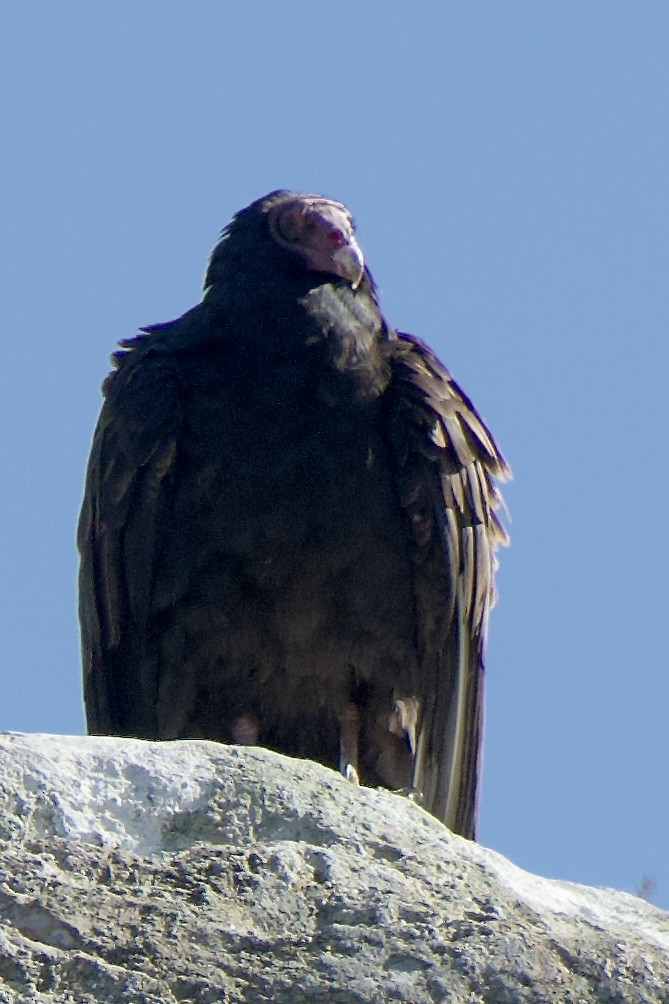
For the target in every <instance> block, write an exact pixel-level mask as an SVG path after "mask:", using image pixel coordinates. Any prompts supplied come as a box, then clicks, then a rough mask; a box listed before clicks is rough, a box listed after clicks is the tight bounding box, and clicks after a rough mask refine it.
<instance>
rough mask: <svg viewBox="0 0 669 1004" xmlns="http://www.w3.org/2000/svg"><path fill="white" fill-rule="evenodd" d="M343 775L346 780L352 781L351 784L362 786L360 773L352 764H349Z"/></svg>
mask: <svg viewBox="0 0 669 1004" xmlns="http://www.w3.org/2000/svg"><path fill="white" fill-rule="evenodd" d="M342 773H343V774H344V777H345V778H346V780H347V781H350V782H351V784H357V785H358V786H359V785H360V778H359V777H358V772H357V770H356V769H355V767H354V766H353V764H352V763H349V764H347V765H346V770H345V771H343V772H342Z"/></svg>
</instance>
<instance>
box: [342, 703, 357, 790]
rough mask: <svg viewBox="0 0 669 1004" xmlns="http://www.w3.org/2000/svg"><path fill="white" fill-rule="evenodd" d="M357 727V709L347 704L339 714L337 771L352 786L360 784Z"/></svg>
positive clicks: (353, 705)
mask: <svg viewBox="0 0 669 1004" xmlns="http://www.w3.org/2000/svg"><path fill="white" fill-rule="evenodd" d="M359 726H360V716H359V714H358V709H357V708H356V706H355V704H352V703H351V704H347V705H346V707H345V708H343V709H342V711H341V712H340V714H339V728H340V733H339V770H340V772H341V773H342V774H343V775H344V777H345V778H346V780H347V781H350V782H351V783H352V784H360V778H359V776H358V731H359Z"/></svg>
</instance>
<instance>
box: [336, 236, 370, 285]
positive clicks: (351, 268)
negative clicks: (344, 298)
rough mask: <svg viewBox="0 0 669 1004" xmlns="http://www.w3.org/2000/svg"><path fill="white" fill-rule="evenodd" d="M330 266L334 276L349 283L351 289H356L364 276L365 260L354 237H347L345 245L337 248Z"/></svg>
mask: <svg viewBox="0 0 669 1004" xmlns="http://www.w3.org/2000/svg"><path fill="white" fill-rule="evenodd" d="M332 265H333V268H332V271H333V272H334V273H335V275H338V276H339V277H340V278H341V279H346V280H347V281H348V282H350V283H351V286H352V288H353V289H357V288H358V286H359V285H360V283H361V282H362V277H363V275H364V274H365V259H364V258H363V255H362V251H361V250H360V248H359V247H358V244H357V241H356V239H355V237H349V238H348V240H347V243H346V244H344V245H343V246H342V247H340V248H337V250H336V251H335V252H334V254H333V255H332Z"/></svg>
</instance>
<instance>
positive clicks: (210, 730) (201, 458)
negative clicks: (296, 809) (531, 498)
mask: <svg viewBox="0 0 669 1004" xmlns="http://www.w3.org/2000/svg"><path fill="white" fill-rule="evenodd" d="M121 345H122V348H121V350H120V351H119V352H117V353H116V354H115V355H114V371H113V372H112V373H111V374H110V375H109V377H108V378H107V380H106V382H105V384H104V387H103V391H104V398H105V400H104V404H103V408H102V412H101V415H100V419H99V421H98V425H97V428H96V431H95V435H94V439H93V445H92V450H91V456H90V461H89V467H88V473H87V478H86V488H85V496H84V502H83V507H82V511H81V517H80V523H79V537H78V541H79V548H80V553H81V568H80V618H81V630H82V651H83V664H84V697H85V703H86V713H87V720H88V728H89V731H90V732H92V733H97V734H114V735H127V736H140V737H144V738H149V739H153V738H155V739H174V738H186V737H204V738H208V739H217V740H222V741H224V742H242V743H256V742H257V743H259V744H262V745H265V746H268V747H270V748H273V749H276V750H279V751H281V752H284V753H288V754H291V755H295V756H303V757H309V758H312V759H315V760H319V761H322V762H324V763H326V764H330V765H332V766H337V765H338V766H339V768H340V769H341V770H342V771H343V773H344V774H345V775H347V776H348V777H350V778H351V780H357V779H358V778H360V780H361V781H362V782H363V783H367V784H381V785H385V786H386V787H389V788H393V789H403V790H406V791H413V792H419V793H420V795H421V796H422V800H423V804H424V805H425V807H426V808H427V809H428V810H429V811H430V812H432V813H434V814H435V815H436V816H438V817H439V818H440V819H442V820H444V822H446V824H447V825H448V826H449V827H451V828H452V829H453V830H455V831H456V832H458V833H461V834H464V835H465V836H469V837H473V836H474V834H475V821H476V802H477V789H478V775H479V764H480V748H481V738H482V714H483V655H484V646H485V635H486V627H487V619H488V611H489V609H490V606H491V603H492V600H493V567H494V550H495V546H496V545H497V544H498V543H500V542H502V541H504V539H505V537H504V532H503V530H502V528H501V527H500V524H499V522H498V520H497V517H496V514H495V510H496V508H497V506H498V503H499V498H498V494H497V491H496V488H495V485H494V479H496V478H504V477H505V476H506V475H507V473H508V471H507V467H506V464H505V462H504V459H503V458H502V456H501V454H500V452H499V450H498V448H497V446H496V444H495V442H494V440H493V438H492V436H491V435H490V433H489V431H488V430H487V428H486V427H485V425H484V424H483V422H482V420H481V419H480V417H479V416H478V414H477V412H476V411H475V409H474V407H473V405H472V404H471V402H470V401H469V400H468V399H467V398H466V397H465V395H464V394H463V393H462V391H461V390H460V389H459V387H458V386H457V384H456V383H455V382H454V381H453V380H452V378H451V377H450V375H449V374H448V372H447V371H446V370H445V369H444V367H443V366H442V365H441V363H440V362H439V361H438V360H437V359H436V357H435V356H434V355H433V353H432V352H431V351H430V349H429V348H428V347H427V346H426V345H424V344H423V343H422V342H420V341H419V340H418V339H415V338H413V337H411V336H409V335H405V334H401V333H398V332H395V331H393V330H392V329H391V328H390V327H389V326H388V325H387V323H386V321H385V319H384V317H383V315H382V314H381V312H380V310H379V306H378V301H377V295H376V291H375V287H374V283H373V280H372V278H371V275H370V273H369V271H368V270H367V269H366V268H365V266H364V261H363V258H362V253H361V251H360V249H359V247H358V245H357V242H356V240H355V236H354V233H353V225H352V222H351V219H350V216H349V214H348V211H347V210H346V209H345V207H344V206H342V205H340V204H339V203H335V202H331V201H330V200H326V199H322V198H321V197H319V196H312V195H297V194H295V193H292V192H283V191H279V192H274V193H271V194H270V195H268V196H266V197H265V198H263V199H259V200H258V201H257V202H254V203H253V204H252V205H250V206H249V207H247V208H246V209H244V210H242V211H241V212H239V213H238V214H237V215H236V216H235V217H234V218H233V220H232V222H231V224H230V225H229V227H228V228H227V230H226V231H225V232H224V234H223V238H222V240H221V242H220V243H219V244H218V246H217V247H216V249H215V250H214V252H213V254H212V257H211V260H210V263H209V268H208V271H207V275H206V280H205V295H204V298H203V301H202V303H200V304H199V305H198V306H196V307H194V308H193V309H192V310H190V311H188V312H187V313H186V314H184V315H183V316H182V317H180V318H179V319H177V320H176V321H172V322H170V323H167V324H159V325H155V326H153V327H150V328H146V329H144V330H143V333H142V334H140V335H139V336H138V337H136V338H133V339H131V340H128V341H124V342H122V343H121Z"/></svg>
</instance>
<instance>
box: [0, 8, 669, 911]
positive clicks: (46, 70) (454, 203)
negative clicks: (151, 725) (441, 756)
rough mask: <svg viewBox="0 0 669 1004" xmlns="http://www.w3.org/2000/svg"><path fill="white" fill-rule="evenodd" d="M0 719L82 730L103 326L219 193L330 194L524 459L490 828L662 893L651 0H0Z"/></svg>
mask: <svg viewBox="0 0 669 1004" xmlns="http://www.w3.org/2000/svg"><path fill="white" fill-rule="evenodd" d="M2 22H3V24H2V30H1V31H0V61H1V64H2V66H3V77H4V80H5V83H4V86H3V90H2V95H1V97H0V102H2V105H1V107H0V116H1V118H0V125H1V129H2V136H3V141H4V142H3V146H4V153H3V183H2V186H1V189H0V219H1V220H2V241H1V242H0V259H1V260H0V274H1V275H2V280H3V295H2V297H1V298H0V301H1V302H0V314H1V316H0V323H1V330H2V335H3V341H2V356H3V365H2V369H1V371H0V377H1V380H2V391H1V394H0V408H1V409H2V415H1V420H2V430H3V436H2V469H3V472H4V477H3V489H2V492H1V493H0V533H1V537H2V555H3V560H2V563H1V566H0V568H1V576H2V579H1V581H0V595H1V596H2V603H1V604H0V618H1V622H0V629H1V638H2V655H1V660H2V663H1V666H0V674H1V678H2V693H3V702H2V708H1V712H0V728H2V729H18V730H25V731H48V732H65V733H80V732H81V731H82V730H83V727H84V726H83V714H82V705H81V696H80V674H79V653H78V630H77V623H76V600H75V579H76V555H75V550H74V543H73V541H74V529H75V523H76V518H77V512H78V508H79V504H80V500H81V491H82V480H83V473H84V467H85V463H86V459H87V454H88V449H89V445H90V437H91V433H92V430H93V426H94V423H95V420H96V417H97V413H98V409H99V404H100V395H99V385H100V383H101V381H102V379H103V377H104V375H105V374H106V372H107V369H108V356H109V354H110V352H111V351H112V350H113V348H114V344H115V342H116V340H117V339H118V338H123V337H126V336H129V335H131V334H132V333H133V332H134V331H135V330H136V329H137V327H138V326H140V325H142V324H147V323H151V322H155V321H160V320H167V319H169V318H171V317H173V316H176V315H178V314H180V313H182V312H183V311H184V310H185V309H186V308H188V307H189V306H191V305H192V304H193V303H195V302H196V301H197V300H198V299H199V296H200V286H201V281H202V276H203V273H204V267H205V263H206V259H207V256H208V254H209V251H210V249H211V247H212V246H213V244H214V243H215V242H216V239H217V236H218V233H219V231H220V229H221V228H222V227H223V226H224V225H225V223H226V222H227V220H228V219H229V217H230V215H231V214H232V213H233V212H234V211H235V210H236V209H238V208H240V207H241V206H243V205H245V204H247V203H248V202H250V201H252V200H253V199H254V198H256V197H258V196H259V195H261V194H263V193H265V192H267V191H270V190H271V189H274V188H278V187H290V188H297V189H308V190H312V191H322V192H324V193H326V194H329V195H331V196H333V197H335V198H337V199H340V200H342V201H344V202H346V203H347V204H348V205H349V206H350V207H351V209H352V210H353V212H354V214H355V216H356V218H357V221H358V232H359V237H360V241H361V244H362V246H363V248H364V249H365V252H366V256H367V260H368V262H369V263H370V266H371V268H372V271H373V272H374V275H375V277H376V279H377V281H378V282H379V285H380V287H381V295H382V304H383V307H384V310H385V312H386V314H387V316H388V318H389V319H390V321H391V322H392V323H393V324H395V325H396V326H397V327H400V328H402V329H403V330H407V331H412V332H414V333H416V334H418V335H420V336H421V337H422V338H424V339H425V340H427V341H428V342H430V344H431V345H432V346H434V348H435V349H436V350H437V351H438V353H439V355H440V356H441V358H442V359H443V360H444V362H445V363H446V364H447V365H448V367H449V368H450V369H451V371H452V372H453V373H454V375H455V376H456V378H457V379H458V381H459V382H460V383H461V384H462V385H463V387H464V388H465V390H466V391H467V392H468V393H469V394H470V396H471V397H472V398H473V399H474V401H475V402H476V404H477V406H478V407H479V409H480V410H481V411H482V413H483V414H484V416H485V417H486V418H487V420H488V421H489V423H490V425H491V426H492V428H493V430H494V432H495V434H496V436H497V438H498V440H499V442H500V444H501V445H502V448H503V449H504V451H505V453H506V455H507V457H508V459H509V461H510V463H511V465H512V467H513V470H514V474H515V480H514V482H513V484H512V485H511V486H509V488H508V489H507V491H506V497H507V501H508V505H509V509H510V511H511V516H512V524H511V534H512V546H511V547H510V548H509V549H508V550H506V551H504V552H502V554H501V569H500V573H499V578H498V584H499V592H500V601H499V604H498V606H497V608H496V610H495V611H494V614H493V618H492V624H491V639H490V645H489V654H488V677H487V685H488V710H487V736H486V749H485V778H484V790H483V801H482V821H481V830H480V836H481V840H482V842H483V843H485V844H487V845H489V846H491V847H493V848H495V849H497V850H499V851H501V852H502V853H504V854H506V855H508V856H509V857H510V858H511V859H512V860H513V861H515V862H516V863H517V864H519V865H521V866H523V867H525V868H528V869H531V870H534V871H537V872H539V873H541V874H543V875H548V876H555V877H560V878H567V879H572V880H575V881H579V882H587V883H590V884H596V885H609V886H616V887H618V888H622V889H627V890H629V891H634V890H635V889H636V888H637V887H638V886H639V884H640V883H641V881H642V877H643V876H644V875H648V876H650V877H652V878H653V879H654V880H655V891H654V893H653V894H652V898H653V900H654V902H656V903H657V904H658V905H662V906H664V907H665V908H669V861H668V860H667V847H668V844H669V840H668V836H669V803H668V788H669V740H668V738H667V714H668V706H669V674H668V672H667V669H668V667H667V633H668V626H669V604H668V602H667V581H666V575H667V565H668V559H669V545H668V543H667V530H666V523H667V498H668V496H669V478H668V475H667V433H668V431H669V422H668V420H667V401H666V385H667V379H668V377H669V366H668V362H669V347H668V338H669V294H668V292H667V289H668V284H667V277H668V264H669V262H668V260H667V259H668V253H667V233H668V232H669V219H668V215H669V214H668V202H669V199H668V195H667V177H669V164H668V159H669V158H668V146H669V144H668V138H667V137H668V134H667V113H668V110H669V109H668V105H669V71H668V69H667V55H666V54H667V43H668V40H669V32H668V29H669V7H668V6H667V5H666V3H665V2H664V0H662V2H660V0H656V2H653V0H646V2H644V3H643V4H634V3H629V2H625V3H622V2H618V0H606V2H604V0H591V2H589V3H587V4H584V3H579V2H576V0H566V2H563V3H560V4H557V3H554V4H549V3H536V2H532V0H524V2H514V0H511V2H505V3H504V4H501V3H499V2H492V0H491V2H477V3H471V2H468V0H459V2H447V0H443V2H439V3H437V2H433V3H425V4H421V5H415V6H413V7H412V8H411V10H410V9H409V5H406V4H405V5H400V4H396V5H392V4H388V3H387V2H383V3H382V2H379V0H372V2H366V3H359V2H356V3H353V2H351V0H343V2H340V3H337V4H314V3H307V2H301V0H300V2H290V0H288V2H286V3H281V4H268V3H259V2H254V0H249V2H246V3H245V4H232V3H225V2H216V3H214V2H200V3H198V4H183V3H176V2H173V0H161V2H160V3H158V2H144V0H142V2H140V3H136V2H133V3H129V2H127V0H121V2H117V3H115V4H114V5H102V4H91V3H89V2H86V3H84V2H77V0H70V2H68V3H67V4H58V5H46V4H39V5H38V4H29V3H23V4H19V3H14V4H11V3H10V4H7V5H5V7H4V8H3V13H2Z"/></svg>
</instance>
